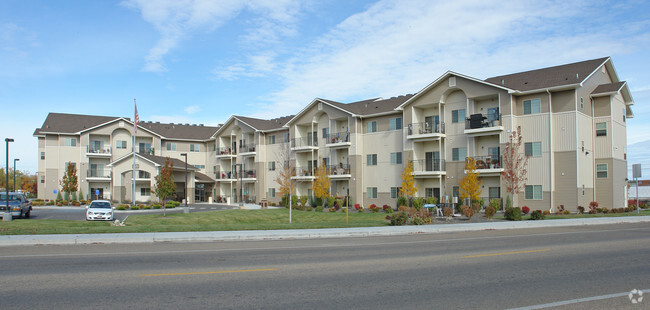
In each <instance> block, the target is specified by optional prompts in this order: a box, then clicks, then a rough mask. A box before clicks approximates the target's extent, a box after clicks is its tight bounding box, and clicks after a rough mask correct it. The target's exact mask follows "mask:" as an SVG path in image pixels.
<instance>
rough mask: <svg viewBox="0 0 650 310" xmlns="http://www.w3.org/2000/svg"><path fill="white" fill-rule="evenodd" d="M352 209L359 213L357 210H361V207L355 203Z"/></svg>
mask: <svg viewBox="0 0 650 310" xmlns="http://www.w3.org/2000/svg"><path fill="white" fill-rule="evenodd" d="M354 209H355V210H357V211H359V209H361V205H360V204H358V203H355V204H354Z"/></svg>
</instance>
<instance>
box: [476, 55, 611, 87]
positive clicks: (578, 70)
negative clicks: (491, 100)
mask: <svg viewBox="0 0 650 310" xmlns="http://www.w3.org/2000/svg"><path fill="white" fill-rule="evenodd" d="M608 60H609V57H603V58H598V59H592V60H586V61H580V62H574V63H570V64H566V65H560V66H555V67H548V68H543V69H537V70H531V71H525V72H519V73H513V74H507V75H501V76H495V77H491V78H488V79H486V80H485V81H486V82H489V83H492V84H495V85H499V86H503V87H507V88H510V89H514V90H518V91H529V90H536V89H544V88H551V87H558V86H565V85H571V84H578V83H582V82H583V81H584V80H585V79H586V78H587V77H588V76H589V75H591V74H592V73H593V72H594V71H596V69H598V68H599V67H600V66H602V65H603V64H604V63H605V62H606V61H608Z"/></svg>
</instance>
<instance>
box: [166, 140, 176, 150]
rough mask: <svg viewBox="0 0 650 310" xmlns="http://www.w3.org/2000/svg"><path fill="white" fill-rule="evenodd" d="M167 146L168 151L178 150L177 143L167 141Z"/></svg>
mask: <svg viewBox="0 0 650 310" xmlns="http://www.w3.org/2000/svg"><path fill="white" fill-rule="evenodd" d="M165 146H166V147H167V150H168V151H176V143H173V142H167V143H165Z"/></svg>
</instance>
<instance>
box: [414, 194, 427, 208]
mask: <svg viewBox="0 0 650 310" xmlns="http://www.w3.org/2000/svg"><path fill="white" fill-rule="evenodd" d="M422 205H424V201H423V200H422V198H421V197H415V198H413V208H415V209H416V210H420V209H421V208H422Z"/></svg>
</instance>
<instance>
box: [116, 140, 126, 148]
mask: <svg viewBox="0 0 650 310" xmlns="http://www.w3.org/2000/svg"><path fill="white" fill-rule="evenodd" d="M115 147H116V148H118V149H124V150H126V140H117V141H115Z"/></svg>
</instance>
